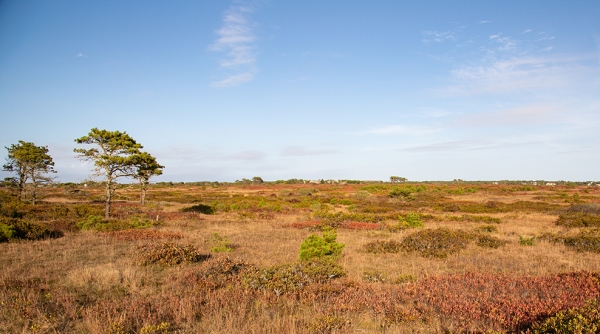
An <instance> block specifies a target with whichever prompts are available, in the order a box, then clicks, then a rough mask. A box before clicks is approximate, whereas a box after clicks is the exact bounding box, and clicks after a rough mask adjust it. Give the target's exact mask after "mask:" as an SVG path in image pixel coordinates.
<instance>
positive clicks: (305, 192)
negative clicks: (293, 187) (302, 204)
mask: <svg viewBox="0 0 600 334" xmlns="http://www.w3.org/2000/svg"><path fill="white" fill-rule="evenodd" d="M317 191H318V190H317V189H315V188H300V189H298V195H300V196H312V194H314V193H316V192H317Z"/></svg>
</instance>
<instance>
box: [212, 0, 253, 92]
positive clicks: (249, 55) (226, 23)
mask: <svg viewBox="0 0 600 334" xmlns="http://www.w3.org/2000/svg"><path fill="white" fill-rule="evenodd" d="M251 13H252V8H250V7H248V6H232V7H231V8H229V9H228V10H227V11H226V12H225V14H224V15H223V26H222V27H221V28H220V29H219V30H217V31H216V34H217V36H218V38H217V40H216V41H215V42H214V43H213V44H212V45H210V46H209V50H210V51H212V52H217V53H220V54H223V57H221V59H220V60H219V63H220V66H221V68H223V69H227V70H230V71H234V72H235V73H234V74H229V75H228V76H227V77H226V78H225V79H222V80H218V81H214V82H212V83H211V85H210V86H211V87H215V88H225V87H232V86H237V85H240V84H242V83H245V82H248V81H252V80H253V79H254V76H255V75H256V73H257V72H258V70H257V68H256V55H257V50H256V49H257V47H256V36H255V33H254V27H255V24H254V23H253V22H252V21H251V20H250V18H249V16H250V14H251Z"/></svg>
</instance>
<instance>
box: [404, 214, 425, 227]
mask: <svg viewBox="0 0 600 334" xmlns="http://www.w3.org/2000/svg"><path fill="white" fill-rule="evenodd" d="M398 220H399V221H400V222H399V223H398V224H399V225H400V226H402V227H404V228H421V227H425V224H423V221H422V220H421V216H420V215H419V214H418V213H414V212H409V213H408V214H406V215H405V216H404V217H402V216H400V217H398Z"/></svg>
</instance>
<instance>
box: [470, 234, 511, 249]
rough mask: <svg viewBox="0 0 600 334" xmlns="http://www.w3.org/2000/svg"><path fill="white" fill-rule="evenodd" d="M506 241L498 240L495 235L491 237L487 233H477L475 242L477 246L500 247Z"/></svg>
mask: <svg viewBox="0 0 600 334" xmlns="http://www.w3.org/2000/svg"><path fill="white" fill-rule="evenodd" d="M507 243H508V241H504V240H500V239H498V238H496V237H492V236H489V235H479V236H477V241H476V244H477V246H479V247H487V248H500V247H502V246H504V245H506V244H507Z"/></svg>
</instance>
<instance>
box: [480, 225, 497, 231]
mask: <svg viewBox="0 0 600 334" xmlns="http://www.w3.org/2000/svg"><path fill="white" fill-rule="evenodd" d="M477 231H479V232H487V233H495V232H498V228H497V227H496V226H494V225H482V226H479V227H478V228H477Z"/></svg>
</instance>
